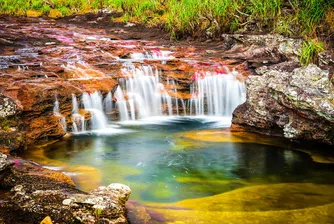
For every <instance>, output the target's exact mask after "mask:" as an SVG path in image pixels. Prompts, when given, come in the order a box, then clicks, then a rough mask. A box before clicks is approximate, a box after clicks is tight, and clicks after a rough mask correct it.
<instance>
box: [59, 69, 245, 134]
mask: <svg viewBox="0 0 334 224" xmlns="http://www.w3.org/2000/svg"><path fill="white" fill-rule="evenodd" d="M122 73H123V78H121V79H119V84H120V85H119V86H118V87H117V88H116V91H115V92H114V93H113V94H112V93H111V92H108V94H107V95H106V97H105V98H103V96H102V94H101V93H100V92H98V91H97V92H94V93H87V92H85V93H83V94H82V97H81V103H80V105H79V103H78V101H77V97H76V96H75V95H74V94H72V106H73V109H72V117H71V118H72V124H73V126H72V131H73V132H74V133H77V132H83V131H86V130H87V126H88V125H87V124H86V121H85V116H83V115H82V113H80V111H79V108H83V109H84V110H86V111H89V112H90V114H91V115H90V116H91V117H90V126H89V128H90V129H92V130H97V129H100V130H101V129H105V128H106V127H107V125H108V119H110V118H111V116H112V114H113V110H114V109H115V108H117V109H118V112H119V117H120V120H121V121H129V120H136V119H143V118H149V117H155V116H162V115H164V116H179V115H184V116H186V115H190V116H204V115H209V116H224V117H230V116H231V115H232V112H233V110H234V109H235V108H236V107H237V106H238V105H239V104H241V103H243V102H244V101H245V98H246V96H245V95H246V94H245V92H246V88H245V84H244V83H243V82H240V81H238V80H237V79H236V75H237V74H238V73H237V72H229V71H228V70H227V69H226V72H223V73H217V72H208V71H206V72H203V71H199V72H197V73H195V75H194V76H193V79H194V82H193V84H192V85H191V87H190V92H191V96H192V97H191V98H190V99H189V100H184V99H182V98H179V97H178V92H177V91H178V88H179V84H178V82H177V81H176V80H174V79H170V78H169V77H168V78H167V80H165V81H164V80H162V79H160V76H159V71H158V70H154V69H153V68H152V67H151V66H141V67H140V68H136V67H135V66H134V65H133V64H131V63H130V64H125V67H124V68H123V69H122ZM164 82H165V84H166V85H165V86H166V88H167V89H168V91H167V90H166V89H165V86H164V84H163V83H164ZM169 94H171V95H169ZM185 101H187V102H185ZM179 107H180V109H179ZM57 108H58V109H57ZM173 108H174V110H173ZM54 111H55V114H58V116H59V115H60V113H59V103H58V101H57V100H56V102H55V109H54ZM56 111H58V113H57V112H56ZM62 122H63V123H64V125H65V126H64V127H65V128H66V123H65V118H62ZM109 126H110V125H109Z"/></svg>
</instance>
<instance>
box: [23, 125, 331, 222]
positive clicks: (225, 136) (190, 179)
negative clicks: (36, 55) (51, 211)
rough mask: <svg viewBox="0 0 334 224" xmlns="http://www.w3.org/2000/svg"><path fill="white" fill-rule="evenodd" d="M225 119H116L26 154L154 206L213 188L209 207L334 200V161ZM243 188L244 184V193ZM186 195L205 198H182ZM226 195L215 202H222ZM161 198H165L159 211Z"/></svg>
mask: <svg viewBox="0 0 334 224" xmlns="http://www.w3.org/2000/svg"><path fill="white" fill-rule="evenodd" d="M226 120H227V121H228V119H226ZM224 126H228V122H225V123H224V122H220V124H219V125H217V122H216V121H215V120H213V119H211V120H210V119H193V118H173V119H171V118H168V119H167V120H164V121H161V118H157V119H150V120H145V121H135V122H132V123H130V122H128V123H126V122H123V123H122V122H119V123H116V124H114V125H113V126H112V127H111V128H109V129H106V130H104V131H101V132H97V133H92V132H87V133H84V134H80V135H74V136H72V137H70V138H67V139H64V140H62V141H59V142H56V143H54V144H51V145H48V146H45V147H44V151H35V152H34V151H32V152H31V153H29V154H27V155H25V157H28V158H31V159H34V160H36V161H37V162H41V163H42V164H43V165H46V166H48V167H49V168H53V169H58V170H61V171H63V172H65V173H67V174H69V175H72V178H73V179H74V180H75V182H76V183H77V184H78V187H79V188H81V189H83V190H86V191H87V190H91V189H93V188H95V187H97V186H99V185H108V184H110V183H113V182H120V183H124V184H127V185H129V186H130V188H131V189H132V194H131V197H130V199H132V200H135V201H137V202H140V203H142V206H145V205H150V206H151V208H152V206H153V207H154V208H155V209H157V210H158V211H159V212H161V213H162V214H164V212H166V211H167V210H168V209H166V206H167V207H168V208H169V207H170V206H177V207H181V208H186V210H189V209H194V208H193V207H191V206H190V207H189V205H191V204H194V203H195V204H197V203H198V204H201V205H204V204H205V203H204V202H205V201H206V200H209V201H210V200H211V199H210V197H207V196H213V195H215V197H218V198H217V200H216V199H214V201H216V202H215V203H214V205H210V206H209V207H210V208H209V209H208V211H217V210H219V211H226V210H227V211H263V210H268V211H272V210H290V209H302V208H308V207H314V206H320V205H324V204H328V203H332V202H334V193H331V192H334V179H333V176H334V165H333V164H323V163H317V162H314V161H313V160H312V158H311V156H310V155H308V154H306V153H304V152H300V151H295V150H290V149H287V147H288V145H285V144H284V143H282V141H281V140H280V139H275V138H267V137H261V136H258V135H254V134H243V135H239V136H238V135H237V134H231V133H230V132H229V131H228V130H227V129H226V128H225V129H224V128H222V127H224ZM217 127H220V129H216V128H217ZM208 129H214V130H213V131H207V130H208ZM212 134H216V135H217V136H218V137H215V135H212ZM285 147H286V148H285ZM289 147H290V146H289ZM281 183H282V184H283V185H277V184H281ZM286 183H289V184H286ZM268 184H270V185H268ZM296 184H297V185H296ZM310 184H312V185H310ZM258 186H261V187H263V186H264V188H261V187H260V188H257V187H258ZM276 186H277V187H276ZM314 186H315V187H314ZM317 186H319V187H317ZM290 188H293V190H289V189H290ZM236 189H240V190H241V191H240V192H241V195H245V194H246V195H249V197H246V198H247V200H248V199H249V200H250V201H247V202H246V201H245V203H244V204H243V206H241V207H240V206H239V204H238V205H235V203H236V200H234V199H233V200H232V199H231V197H232V198H233V197H236V198H237V199H238V200H246V198H244V196H242V197H241V196H240V195H239V194H238V193H236V196H229V194H230V193H231V192H232V193H231V194H232V195H233V192H238V191H235V190H236ZM243 189H246V192H247V191H249V192H248V193H243ZM247 189H249V190H247ZM316 189H321V192H318V190H316ZM303 190H305V192H303ZM263 192H268V194H269V195H262V194H263ZM289 192H290V193H291V195H290V194H289ZM296 192H303V193H300V194H302V197H301V198H302V199H303V200H301V198H300V197H295V196H296V194H297V193H296ZM226 195H227V196H226ZM219 197H223V198H219ZM226 197H227V198H226ZM194 198H200V199H194ZM185 199H194V200H202V199H203V202H201V201H198V202H196V201H192V200H190V201H187V200H186V201H185V202H180V201H182V200H185ZM230 199H231V202H230V203H228V204H227V205H224V206H225V207H224V206H223V207H222V208H220V207H221V206H222V204H220V202H222V201H229V200H230ZM238 200H237V201H238ZM261 200H262V201H263V203H262V202H261ZM232 201H233V203H232ZM166 203H167V204H166ZM173 203H174V204H173ZM178 203H179V204H178ZM207 203H209V202H207ZM257 203H258V204H257ZM209 204H210V203H209ZM160 206H165V207H163V209H162V211H161V208H160ZM219 206H220V207H219ZM199 207H200V206H199ZM217 207H218V208H219V209H218V208H217ZM220 209H221V210H220ZM173 210H175V209H173ZM177 210H180V209H177ZM194 210H196V211H202V210H203V209H202V208H201V209H194ZM204 210H205V209H204ZM172 214H174V213H171V212H168V213H167V214H164V217H169V216H171V215H172ZM216 215H217V214H212V219H210V220H212V223H219V220H216V219H214V217H215V216H216ZM198 216H201V217H202V216H203V214H198ZM177 217H179V218H177ZM203 217H205V216H203ZM183 219H185V220H193V219H191V218H190V217H188V218H185V217H184V214H178V215H176V216H175V217H174V216H173V218H171V220H174V221H175V220H181V221H182V220H183ZM201 219H202V218H199V220H201ZM168 220H169V219H168ZM195 220H197V219H195ZM202 221H203V220H202ZM161 222H165V221H161ZM203 222H204V223H205V221H203Z"/></svg>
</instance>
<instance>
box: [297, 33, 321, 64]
mask: <svg viewBox="0 0 334 224" xmlns="http://www.w3.org/2000/svg"><path fill="white" fill-rule="evenodd" d="M324 50H325V48H324V44H323V43H322V42H320V41H318V40H315V39H314V40H309V41H305V42H304V44H303V47H302V52H301V56H300V63H301V64H302V65H307V64H309V63H315V64H317V63H318V54H319V53H320V52H323V51H324Z"/></svg>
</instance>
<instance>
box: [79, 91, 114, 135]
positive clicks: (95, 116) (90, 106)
mask: <svg viewBox="0 0 334 224" xmlns="http://www.w3.org/2000/svg"><path fill="white" fill-rule="evenodd" d="M82 103H83V105H84V109H85V110H87V111H89V112H90V114H91V119H90V121H91V127H92V129H104V128H105V127H106V125H107V123H108V122H107V117H106V115H105V114H104V111H103V103H102V95H101V94H100V92H98V91H96V92H94V93H92V94H89V93H86V92H85V93H83V94H82Z"/></svg>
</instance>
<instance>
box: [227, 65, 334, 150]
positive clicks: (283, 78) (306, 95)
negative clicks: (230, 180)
mask: <svg viewBox="0 0 334 224" xmlns="http://www.w3.org/2000/svg"><path fill="white" fill-rule="evenodd" d="M257 72H258V73H260V74H261V75H262V76H252V77H250V78H249V80H248V81H247V101H246V103H245V104H244V105H242V106H239V107H238V108H237V109H236V110H235V112H234V114H233V121H232V122H233V124H237V125H240V126H244V127H246V128H248V129H249V130H251V131H256V132H261V133H264V134H271V135H272V134H275V135H280V136H284V137H286V138H291V139H306V140H312V141H318V142H322V143H327V144H334V136H333V133H334V85H333V84H332V83H331V82H330V80H329V74H328V71H324V70H321V69H320V68H319V67H317V66H316V65H312V64H311V65H309V66H307V67H304V68H296V69H294V70H293V71H292V72H289V71H282V70H281V69H274V68H273V67H271V68H267V67H261V68H259V69H257ZM273 130H275V133H273Z"/></svg>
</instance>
